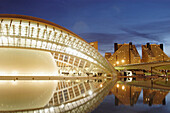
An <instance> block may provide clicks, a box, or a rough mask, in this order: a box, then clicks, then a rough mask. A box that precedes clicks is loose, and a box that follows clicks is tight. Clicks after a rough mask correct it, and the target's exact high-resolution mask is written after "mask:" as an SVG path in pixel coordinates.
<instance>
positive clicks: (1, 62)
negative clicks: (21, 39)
mask: <svg viewBox="0 0 170 113" xmlns="http://www.w3.org/2000/svg"><path fill="white" fill-rule="evenodd" d="M0 54H1V55H0V75H1V76H33V75H36V76H49V75H53V74H55V73H56V72H57V71H58V70H57V66H56V62H55V60H54V58H53V56H52V55H51V53H49V52H44V51H37V50H28V49H17V48H0ZM56 86H57V83H56V82H55V81H53V80H51V81H46V80H35V81H34V80H33V81H31V80H17V79H13V80H4V81H2V82H1V81H0V91H1V93H0V100H1V101H0V105H2V104H3V106H1V107H0V111H5V110H7V111H9V110H11V111H12V110H21V109H34V108H40V107H43V106H45V105H46V104H47V103H48V102H49V100H50V98H51V97H52V95H53V92H54V91H55V89H56ZM9 106H10V107H9ZM43 112H44V111H43Z"/></svg>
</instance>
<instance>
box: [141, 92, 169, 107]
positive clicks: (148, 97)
mask: <svg viewBox="0 0 170 113" xmlns="http://www.w3.org/2000/svg"><path fill="white" fill-rule="evenodd" d="M167 94H168V92H163V91H158V90H152V89H143V104H148V105H149V106H152V105H159V104H162V105H165V104H166V99H165V97H166V95H167Z"/></svg>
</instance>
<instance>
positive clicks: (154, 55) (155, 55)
mask: <svg viewBox="0 0 170 113" xmlns="http://www.w3.org/2000/svg"><path fill="white" fill-rule="evenodd" d="M168 60H170V58H169V57H168V56H167V55H166V54H165V53H164V51H163V44H160V45H157V44H150V43H147V44H146V45H142V60H141V61H142V62H154V61H168Z"/></svg>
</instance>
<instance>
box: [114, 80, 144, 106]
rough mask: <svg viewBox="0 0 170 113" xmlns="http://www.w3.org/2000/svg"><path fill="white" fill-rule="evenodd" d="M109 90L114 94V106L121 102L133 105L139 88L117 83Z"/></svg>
mask: <svg viewBox="0 0 170 113" xmlns="http://www.w3.org/2000/svg"><path fill="white" fill-rule="evenodd" d="M111 92H112V93H113V94H114V95H115V105H116V106H118V105H121V104H123V105H130V106H133V105H134V104H136V102H137V100H138V97H139V95H140V93H141V88H138V87H135V86H127V85H124V84H118V83H117V84H115V85H114V87H113V88H112V89H111Z"/></svg>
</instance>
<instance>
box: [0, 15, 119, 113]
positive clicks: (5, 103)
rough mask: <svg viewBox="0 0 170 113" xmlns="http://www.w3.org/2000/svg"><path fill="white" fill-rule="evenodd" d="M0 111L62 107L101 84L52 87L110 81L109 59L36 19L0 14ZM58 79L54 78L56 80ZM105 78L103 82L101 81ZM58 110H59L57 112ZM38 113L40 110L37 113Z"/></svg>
mask: <svg viewBox="0 0 170 113" xmlns="http://www.w3.org/2000/svg"><path fill="white" fill-rule="evenodd" d="M0 54H1V56H0V62H1V63H0V92H3V93H0V111H3V112H4V111H6V112H8V111H17V110H18V111H20V110H23V111H24V110H27V111H29V110H32V109H40V108H42V109H43V108H44V107H51V106H52V107H56V106H60V107H61V108H63V104H64V103H68V102H71V101H74V100H75V101H76V100H77V99H79V98H82V97H84V96H86V95H88V94H89V93H88V92H91V93H90V95H92V94H93V93H92V92H94V91H98V90H99V89H98V88H97V85H98V86H102V87H103V86H104V85H100V83H97V85H96V83H95V84H93V83H90V82H89V83H87V82H82V83H78V82H74V83H72V82H68V81H67V82H56V81H55V80H57V79H61V78H62V79H63V80H64V79H65V77H70V78H71V79H74V78H78V77H84V78H89V77H94V76H95V77H99V78H100V77H101V78H102V79H103V83H105V82H104V81H105V80H107V79H106V78H109V79H110V78H112V77H113V76H114V75H116V74H117V72H116V71H115V69H114V68H113V67H112V65H111V64H109V63H108V62H107V60H106V59H105V58H104V57H103V56H102V55H101V54H100V53H99V52H98V51H97V50H96V49H95V48H93V47H92V46H91V45H89V44H88V43H87V42H86V41H85V40H84V39H82V38H81V37H80V36H78V35H76V34H75V33H73V32H71V31H70V30H68V29H66V28H64V27H62V26H59V25H57V24H55V23H52V22H49V21H47V20H43V19H40V18H36V17H31V16H25V15H15V14H0ZM57 76H58V78H57ZM104 78H105V79H104ZM59 109H60V108H59ZM38 112H39V111H38Z"/></svg>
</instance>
